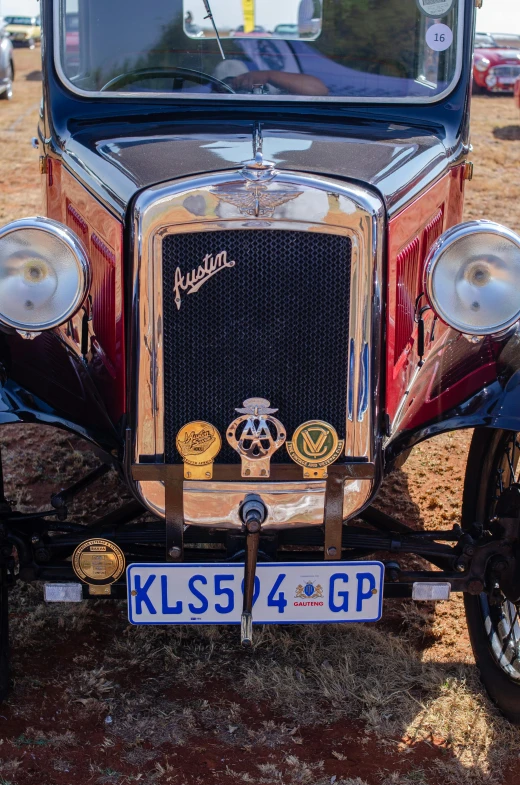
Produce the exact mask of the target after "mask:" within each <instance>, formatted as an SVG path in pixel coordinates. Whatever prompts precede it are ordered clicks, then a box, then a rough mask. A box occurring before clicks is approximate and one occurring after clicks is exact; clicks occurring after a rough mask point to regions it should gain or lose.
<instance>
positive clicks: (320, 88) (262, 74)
mask: <svg viewBox="0 0 520 785" xmlns="http://www.w3.org/2000/svg"><path fill="white" fill-rule="evenodd" d="M313 16H314V2H313V0H301V2H300V6H299V9H298V32H299V34H300V35H301V36H302V37H304V36H305V35H308V34H309V31H311V30H312V27H313V21H314V20H313ZM240 45H241V47H242V48H243V49H244V52H245V53H246V54H247V55H248V56H249V57H250V58H251V60H252V61H253V63H255V64H257V63H259V62H260V63H262V64H265V65H272V66H273V67H271V68H257V69H256V70H248V69H246V68H245V67H244V71H243V73H240V74H238V75H234V76H233V78H230V79H227V80H226V81H228V82H229V84H230V86H231V87H232V88H233V90H236V91H237V92H241V91H244V92H263V91H264V90H267V91H268V92H272V93H273V92H274V93H278V92H282V93H288V94H290V95H328V93H329V90H328V88H327V86H326V85H325V84H324V82H323V81H322V80H321V79H319V78H318V77H317V76H312V75H311V74H304V73H301V71H300V70H299V69H298V66H297V63H296V59H295V57H294V53H293V51H292V49H291V47H290V46H289V45H288V43H287V42H286V41H282V40H276V39H269V38H266V39H262V40H249V41H248V40H247V39H241V40H240ZM215 76H217V74H215ZM219 78H222V76H220V77H219ZM273 88H274V89H273Z"/></svg>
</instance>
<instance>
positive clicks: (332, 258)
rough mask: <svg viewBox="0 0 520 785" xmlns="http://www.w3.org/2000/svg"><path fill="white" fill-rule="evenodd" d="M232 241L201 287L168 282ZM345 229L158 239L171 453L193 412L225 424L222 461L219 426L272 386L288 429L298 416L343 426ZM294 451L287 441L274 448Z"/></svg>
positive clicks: (228, 459)
mask: <svg viewBox="0 0 520 785" xmlns="http://www.w3.org/2000/svg"><path fill="white" fill-rule="evenodd" d="M224 250H225V251H226V252H227V259H228V261H231V260H234V261H235V262H236V264H235V266H234V267H230V268H223V269H221V270H219V271H218V272H216V273H215V274H214V275H213V276H212V277H211V278H209V279H207V280H206V281H204V283H203V284H202V286H201V287H200V289H199V290H198V291H197V292H193V293H192V294H188V293H187V292H182V294H181V298H182V299H181V307H180V309H177V307H176V305H175V301H174V295H173V287H174V280H175V271H176V269H177V267H179V268H180V271H181V273H182V274H183V275H186V273H188V272H191V271H192V270H194V269H196V268H197V267H198V265H200V264H201V263H203V260H204V257H205V256H206V254H208V253H210V254H213V256H215V255H216V254H218V253H220V252H221V251H224ZM350 252H351V243H350V240H349V239H348V238H345V237H339V236H337V235H329V234H317V233H313V232H294V231H291V232H289V231H282V230H272V229H270V230H259V231H254V230H251V231H247V230H234V231H222V232H207V233H205V232H200V233H195V234H179V235H169V236H167V237H165V239H164V240H163V285H164V364H165V367H164V388H165V389H164V392H165V412H164V414H165V417H164V423H165V452H166V461H167V462H169V463H174V462H179V461H180V458H179V455H178V453H177V451H176V449H175V436H176V434H177V431H178V430H179V428H180V427H181V426H182V425H184V424H185V423H187V422H189V421H190V420H207V421H208V422H210V423H213V425H215V426H216V427H217V428H218V430H219V431H220V433H221V435H222V451H221V452H220V454H219V456H218V458H217V461H218V462H221V463H236V462H238V460H239V456H238V455H237V453H236V452H235V451H234V450H232V449H231V447H229V445H228V444H227V441H226V437H225V433H226V428H227V426H228V425H229V423H230V422H231V421H232V420H233V419H234V418H235V417H236V416H238V415H236V414H235V411H234V410H235V407H237V406H241V405H242V402H243V401H244V400H245V399H246V398H250V397H253V396H255V397H262V398H268V399H269V400H270V401H271V404H272V405H273V406H274V407H277V408H278V410H279V411H278V414H277V415H275V416H277V417H279V419H280V420H281V422H282V423H283V424H284V426H285V428H286V430H287V434H288V436H289V437H290V436H292V434H293V432H294V430H295V428H296V427H297V426H298V425H300V424H301V423H302V422H304V421H305V420H311V419H323V420H326V421H327V422H330V423H331V424H332V425H334V427H335V428H336V430H337V431H338V434H339V436H340V438H344V437H345V423H346V397H347V365H348V363H347V355H348V324H349V295H350ZM274 460H277V461H278V462H285V463H288V462H290V459H289V457H288V456H287V453H286V450H285V448H283V447H282V448H281V449H280V450H279V451H278V452H277V453H276V454H275V456H274Z"/></svg>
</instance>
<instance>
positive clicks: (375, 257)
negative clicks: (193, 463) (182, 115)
mask: <svg viewBox="0 0 520 785" xmlns="http://www.w3.org/2000/svg"><path fill="white" fill-rule="evenodd" d="M246 188H247V186H246V185H245V184H244V181H243V179H242V178H241V177H240V174H239V173H237V172H236V171H232V172H222V173H219V174H217V175H211V176H203V177H195V178H189V179H184V180H179V181H175V182H174V183H170V184H166V185H161V186H156V187H154V188H151V189H149V190H147V191H145V192H144V193H143V194H141V195H140V196H139V197H138V199H137V201H136V204H135V213H134V227H133V232H134V255H133V296H132V336H131V339H132V349H133V351H132V355H133V357H134V358H135V365H134V378H133V379H131V384H130V389H131V390H132V391H133V396H134V399H133V401H131V411H132V412H133V423H132V425H133V432H134V444H133V456H132V461H133V462H134V463H137V464H138V463H159V464H160V463H163V462H164V379H163V348H164V347H163V337H164V336H163V329H162V325H163V291H162V258H161V253H162V241H163V238H164V237H165V236H166V235H168V234H175V233H186V232H188V233H189V232H215V231H222V230H226V229H235V230H236V229H239V230H244V231H255V232H258V231H262V230H263V229H271V230H272V229H275V230H276V229H279V230H286V231H287V230H292V231H302V232H315V233H316V232H318V233H330V234H337V235H343V236H347V237H349V238H350V241H351V247H352V255H351V267H350V294H351V301H350V315H349V322H350V329H349V333H350V356H349V361H348V368H345V373H346V374H347V373H348V388H347V395H348V401H347V423H346V447H345V454H346V456H347V460H348V457H349V456H352V457H355V458H356V459H358V460H359V459H360V458H362V459H365V460H367V461H373V460H374V457H375V456H374V451H375V447H376V438H377V436H376V431H377V428H376V425H377V419H378V416H379V414H378V399H379V389H378V381H377V380H378V375H377V373H374V360H375V358H376V356H377V353H378V351H379V348H380V347H379V345H378V342H379V324H380V320H381V318H382V314H381V291H380V287H381V280H382V278H381V276H382V246H383V226H384V223H383V216H384V210H383V205H382V202H381V200H380V199H379V198H378V197H377V196H375V195H374V194H372V193H371V192H368V191H366V190H364V189H362V188H360V187H358V186H356V185H352V184H345V183H339V182H336V181H334V180H332V179H328V178H327V179H325V178H319V179H317V178H314V177H311V176H305V175H297V174H294V173H291V172H286V171H281V172H277V173H276V178H275V180H274V183H273V185H270V186H269V191H272V193H274V194H276V191H277V189H278V190H279V191H280V192H281V193H289V192H291V191H292V192H294V193H296V195H295V196H294V197H292V198H291V199H290V200H286V201H285V202H284V203H282V204H280V205H278V206H275V207H274V208H273V209H272V210H270V211H269V212H270V214H269V215H268V216H266V214H265V213H264V215H259V216H255V215H251V214H250V213H249V214H247V215H244V210H243V208H241V206H240V204H238V205H236V204H231V203H229V202H228V201H224V200H223V199H221V198H220V197H219V192H222V191H223V192H224V193H225V192H226V191H227V190H230V191H232V192H233V193H234V194H235V193H237V192H238V193H240V190H241V189H244V190H245V189H246ZM275 201H276V200H275ZM271 213H272V214H271ZM209 285H211V284H209ZM171 296H172V297H173V293H172V295H171ZM324 318H325V321H326V315H324ZM324 338H325V339H326V327H325V329H324ZM230 351H232V345H230ZM310 383H311V382H310ZM261 393H262V391H258V390H252V391H251V394H257V395H259V394H261ZM240 404H241V401H223V405H225V406H227V407H229V408H230V409H231V408H232V407H234V406H239V405H240ZM294 405H295V407H297V406H298V402H297V401H295V402H294ZM317 415H319V413H317ZM280 416H281V418H282V420H283V413H282V412H281V413H280ZM289 462H290V459H289V456H287V463H289ZM136 489H137V492H138V494H139V496H140V497H141V499H142V500H143V502H144V503H145V504H146V506H147V507H148V508H149V509H150V510H151V511H152V512H154V513H155V514H157V515H159V516H164V495H165V494H164V486H163V484H162V483H160V482H155V481H154V482H138V483H136ZM372 489H373V481H372V480H351V481H347V482H346V483H345V494H344V508H343V512H344V517H345V519H346V518H349V517H352V516H353V515H354V514H355V513H356V512H357V511H359V510H360V509H361V508H362V507H363V506H364V505H365V504H366V503H367V501H368V499H369V498H370V496H371V492H372ZM254 492H256V493H261V494H262V498H263V499H264V501H265V503H266V505H267V508H268V512H269V514H268V518H267V520H266V522H265V523H264V528H265V529H268V528H271V527H277V528H282V527H291V526H305V525H319V524H321V523H323V505H324V495H325V482H324V481H323V480H321V481H319V480H315V481H312V480H311V481H310V480H306V481H304V480H303V478H302V481H301V482H272V483H271V482H267V483H266V482H264V483H262V484H259V483H254V482H250V481H247V482H246V483H223V482H219V483H218V482H212V481H209V482H203V481H188V480H187V481H185V482H184V513H185V520H186V523H188V524H193V525H199V526H213V527H223V528H238V527H240V526H241V525H242V524H241V521H240V519H239V515H238V507H239V504H240V502H241V501H242V499H243V498H244V496H245V495H246V494H247V493H254Z"/></svg>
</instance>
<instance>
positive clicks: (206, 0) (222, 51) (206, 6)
mask: <svg viewBox="0 0 520 785" xmlns="http://www.w3.org/2000/svg"><path fill="white" fill-rule="evenodd" d="M202 2H203V3H204V8H205V9H206V11H207V12H208V15H207V16H205V17H204V19H211V24H212V25H213V30H214V31H215V35H216V36H217V42H218V48H219V49H220V54H221V55H222V59H223V60H225V59H226V55H225V54H224V50H223V49H222V42H221V40H220V36H219V34H218V30H217V25H216V24H215V20H214V19H213V13H212V11H211V6H210V4H209V0H202Z"/></svg>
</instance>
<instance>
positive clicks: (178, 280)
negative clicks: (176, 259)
mask: <svg viewBox="0 0 520 785" xmlns="http://www.w3.org/2000/svg"><path fill="white" fill-rule="evenodd" d="M234 266H235V262H232V261H229V262H228V258H227V251H220V253H217V254H215V256H213V254H210V253H207V254H206V256H205V257H204V259H203V260H202V264H199V266H198V267H196V268H194V269H193V270H191V271H190V272H189V273H186V274H185V275H183V273H182V270H181V268H180V267H177V269H176V270H175V279H174V282H173V293H174V295H175V305H176V306H177V310H179V309H180V307H181V293H182V292H186V294H193V292H198V291H199V289H200V287H201V286H202V284H204V283H206V281H208V280H209V279H210V278H212V277H213V276H214V275H215V274H216V273H218V272H220V270H224V268H226V267H234Z"/></svg>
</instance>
